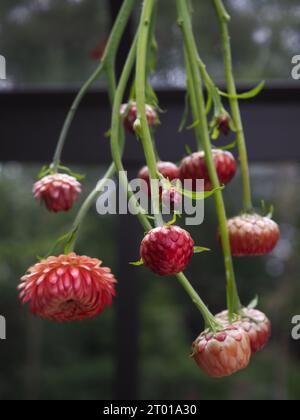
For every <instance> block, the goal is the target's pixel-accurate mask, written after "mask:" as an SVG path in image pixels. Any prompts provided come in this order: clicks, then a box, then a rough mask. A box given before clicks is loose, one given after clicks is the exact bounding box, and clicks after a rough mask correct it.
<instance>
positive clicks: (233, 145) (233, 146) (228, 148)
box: [218, 140, 237, 150]
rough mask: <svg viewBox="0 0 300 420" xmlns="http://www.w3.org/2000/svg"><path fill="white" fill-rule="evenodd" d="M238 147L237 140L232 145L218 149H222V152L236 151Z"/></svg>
mask: <svg viewBox="0 0 300 420" xmlns="http://www.w3.org/2000/svg"><path fill="white" fill-rule="evenodd" d="M236 146H237V141H236V140H235V141H234V142H232V143H230V144H227V145H226V146H221V147H218V149H220V150H232V149H235V148H236Z"/></svg>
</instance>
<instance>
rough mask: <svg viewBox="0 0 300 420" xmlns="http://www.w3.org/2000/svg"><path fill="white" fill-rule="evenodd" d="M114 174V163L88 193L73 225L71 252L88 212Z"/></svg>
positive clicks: (69, 249) (69, 248)
mask: <svg viewBox="0 0 300 420" xmlns="http://www.w3.org/2000/svg"><path fill="white" fill-rule="evenodd" d="M114 174H115V165H114V164H113V163H112V164H111V165H110V167H109V169H108V170H107V172H106V174H105V175H104V177H103V178H102V179H101V180H100V181H99V182H98V183H97V185H96V187H95V188H94V189H93V190H92V191H91V193H90V194H89V195H88V197H87V198H86V199H85V201H84V203H83V204H82V206H81V207H80V209H79V212H78V213H77V216H76V218H75V221H74V223H73V227H72V229H71V232H73V234H74V238H73V241H72V244H71V245H70V246H69V247H68V251H69V252H71V251H73V250H74V248H75V245H76V241H77V238H78V234H79V229H80V227H81V225H82V222H83V220H84V219H85V217H86V215H87V213H88V212H89V210H90V208H91V207H92V205H93V203H94V202H95V201H96V200H97V198H98V196H99V195H100V194H101V192H102V191H103V188H105V186H106V184H107V182H108V180H109V179H111V178H112V177H113V176H114Z"/></svg>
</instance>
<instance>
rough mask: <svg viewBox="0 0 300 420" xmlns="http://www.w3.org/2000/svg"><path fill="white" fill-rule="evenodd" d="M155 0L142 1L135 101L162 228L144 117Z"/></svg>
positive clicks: (157, 220) (152, 153)
mask: <svg viewBox="0 0 300 420" xmlns="http://www.w3.org/2000/svg"><path fill="white" fill-rule="evenodd" d="M154 6H155V0H144V4H143V10H142V16H141V21H140V26H139V32H138V43H137V62H136V101H137V110H138V119H139V120H140V121H141V130H140V133H139V134H140V138H141V141H142V144H143V148H144V153H145V157H146V162H147V166H148V168H149V174H150V179H151V180H153V181H154V182H151V198H152V203H153V212H154V217H155V224H156V226H163V224H164V222H163V218H162V215H161V213H160V201H159V184H158V180H159V176H158V173H157V162H156V155H155V151H154V148H153V142H152V138H151V132H150V128H149V124H148V121H147V116H146V91H145V86H146V77H147V75H146V73H147V52H148V46H149V35H150V32H151V24H150V23H151V18H152V16H153V10H154Z"/></svg>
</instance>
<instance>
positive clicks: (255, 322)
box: [216, 308, 272, 353]
mask: <svg viewBox="0 0 300 420" xmlns="http://www.w3.org/2000/svg"><path fill="white" fill-rule="evenodd" d="M216 318H217V319H218V321H221V322H222V323H223V324H224V325H227V326H228V325H229V320H228V311H224V312H221V313H220V314H218V315H216ZM234 325H235V326H237V327H239V328H242V329H243V330H244V331H245V332H246V333H247V334H248V336H249V339H250V344H251V350H252V352H253V353H257V352H258V351H261V350H262V349H263V348H264V347H265V346H266V344H267V343H268V341H269V339H270V337H271V334H272V326H271V322H270V320H269V319H268V318H267V316H266V315H265V314H264V313H263V312H261V311H258V310H257V309H249V308H244V309H243V310H242V312H241V315H240V316H239V317H238V318H237V319H236V320H235V321H234Z"/></svg>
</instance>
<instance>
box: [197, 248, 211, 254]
mask: <svg viewBox="0 0 300 420" xmlns="http://www.w3.org/2000/svg"><path fill="white" fill-rule="evenodd" d="M209 251H211V249H209V248H204V247H203V246H195V247H194V254H201V253H202V252H209Z"/></svg>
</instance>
